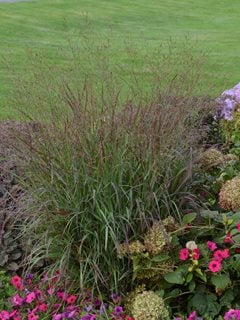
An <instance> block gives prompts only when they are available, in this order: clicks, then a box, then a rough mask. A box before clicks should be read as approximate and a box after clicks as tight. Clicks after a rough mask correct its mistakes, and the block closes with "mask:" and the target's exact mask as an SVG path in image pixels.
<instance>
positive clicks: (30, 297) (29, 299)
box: [25, 292, 36, 303]
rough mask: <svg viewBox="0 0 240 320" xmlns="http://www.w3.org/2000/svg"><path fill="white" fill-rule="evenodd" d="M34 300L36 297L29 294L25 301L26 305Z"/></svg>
mask: <svg viewBox="0 0 240 320" xmlns="http://www.w3.org/2000/svg"><path fill="white" fill-rule="evenodd" d="M35 299H36V295H35V293H34V292H30V293H29V294H28V295H27V296H26V299H25V302H26V303H32V302H33V301H34V300H35Z"/></svg>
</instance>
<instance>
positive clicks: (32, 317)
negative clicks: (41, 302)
mask: <svg viewBox="0 0 240 320" xmlns="http://www.w3.org/2000/svg"><path fill="white" fill-rule="evenodd" d="M38 318H39V316H38V315H37V314H34V313H33V312H30V313H29V314H28V317H27V320H38Z"/></svg>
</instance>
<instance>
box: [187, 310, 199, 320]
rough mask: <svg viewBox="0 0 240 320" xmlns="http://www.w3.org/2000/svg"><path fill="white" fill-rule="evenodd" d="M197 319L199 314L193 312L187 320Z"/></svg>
mask: <svg viewBox="0 0 240 320" xmlns="http://www.w3.org/2000/svg"><path fill="white" fill-rule="evenodd" d="M195 319H197V312H196V311H193V312H192V313H191V314H190V315H189V316H188V317H187V320H195Z"/></svg>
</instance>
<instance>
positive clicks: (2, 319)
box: [0, 310, 10, 320]
mask: <svg viewBox="0 0 240 320" xmlns="http://www.w3.org/2000/svg"><path fill="white" fill-rule="evenodd" d="M8 319H10V314H9V313H8V312H7V311H6V310H2V311H1V312H0V320H8Z"/></svg>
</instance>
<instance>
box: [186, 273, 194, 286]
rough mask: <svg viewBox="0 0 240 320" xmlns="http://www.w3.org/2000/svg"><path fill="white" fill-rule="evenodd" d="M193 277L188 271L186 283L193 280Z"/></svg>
mask: <svg viewBox="0 0 240 320" xmlns="http://www.w3.org/2000/svg"><path fill="white" fill-rule="evenodd" d="M192 278H193V274H192V273H191V272H190V273H188V275H187V277H186V283H189V282H191V281H192Z"/></svg>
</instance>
